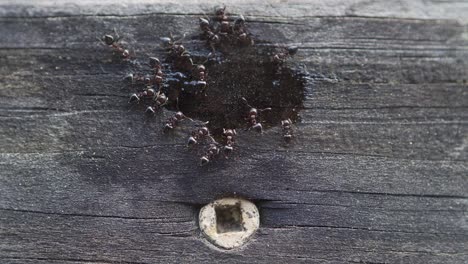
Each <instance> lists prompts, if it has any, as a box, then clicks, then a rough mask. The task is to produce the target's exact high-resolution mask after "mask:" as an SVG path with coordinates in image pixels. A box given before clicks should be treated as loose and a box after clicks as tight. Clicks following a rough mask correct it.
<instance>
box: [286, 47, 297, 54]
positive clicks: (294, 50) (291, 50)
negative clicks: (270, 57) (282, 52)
mask: <svg viewBox="0 0 468 264" xmlns="http://www.w3.org/2000/svg"><path fill="white" fill-rule="evenodd" d="M298 49H299V48H298V47H296V46H291V47H288V53H289V55H291V56H292V55H295V54H296V53H297V50H298Z"/></svg>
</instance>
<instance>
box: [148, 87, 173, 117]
mask: <svg viewBox="0 0 468 264" xmlns="http://www.w3.org/2000/svg"><path fill="white" fill-rule="evenodd" d="M168 101H169V98H167V96H166V95H165V94H164V93H162V92H160V91H159V92H157V93H156V94H155V95H154V97H153V102H154V104H155V105H153V106H148V107H147V108H146V113H150V114H154V113H155V112H156V110H158V109H161V108H162V107H163V106H165V105H166V104H167V102H168Z"/></svg>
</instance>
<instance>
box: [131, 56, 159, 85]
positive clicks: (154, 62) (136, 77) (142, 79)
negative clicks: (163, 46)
mask: <svg viewBox="0 0 468 264" xmlns="http://www.w3.org/2000/svg"><path fill="white" fill-rule="evenodd" d="M148 65H149V66H150V68H151V70H152V71H153V75H152V76H151V77H149V76H145V75H142V74H139V73H129V74H128V75H127V76H125V78H124V80H126V81H129V82H131V83H144V84H146V85H154V84H156V85H158V87H159V86H160V85H161V83H162V81H163V75H164V74H163V72H162V65H161V62H160V61H159V59H158V58H156V57H150V58H149V63H148Z"/></svg>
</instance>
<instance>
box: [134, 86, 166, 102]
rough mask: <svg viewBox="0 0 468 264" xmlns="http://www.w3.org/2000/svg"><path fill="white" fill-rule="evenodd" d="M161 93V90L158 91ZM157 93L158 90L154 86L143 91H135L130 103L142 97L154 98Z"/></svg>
mask: <svg viewBox="0 0 468 264" xmlns="http://www.w3.org/2000/svg"><path fill="white" fill-rule="evenodd" d="M158 94H159V92H158ZM155 95H156V92H155V91H154V89H153V88H147V89H146V90H144V91H143V92H139V93H134V94H132V95H131V96H130V100H129V101H128V102H129V103H131V102H134V101H137V102H139V101H140V99H141V98H153V97H154V96H155Z"/></svg>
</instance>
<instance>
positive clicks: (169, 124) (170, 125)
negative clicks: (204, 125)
mask: <svg viewBox="0 0 468 264" xmlns="http://www.w3.org/2000/svg"><path fill="white" fill-rule="evenodd" d="M184 119H189V120H190V121H193V120H192V119H191V118H189V117H187V116H186V115H184V114H183V113H182V112H181V111H178V112H176V113H175V114H174V115H173V116H171V117H169V118H168V119H167V121H166V123H165V124H164V131H165V132H166V131H169V130H173V129H174V128H176V127H177V126H178V125H179V123H180V122H181V121H182V120H184Z"/></svg>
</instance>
